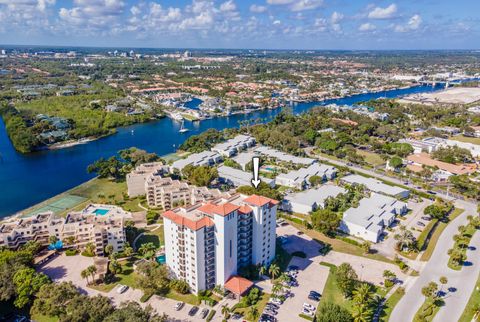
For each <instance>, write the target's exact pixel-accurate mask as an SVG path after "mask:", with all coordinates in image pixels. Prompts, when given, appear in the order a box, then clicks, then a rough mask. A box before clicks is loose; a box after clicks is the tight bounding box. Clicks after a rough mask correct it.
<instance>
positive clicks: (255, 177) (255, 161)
mask: <svg viewBox="0 0 480 322" xmlns="http://www.w3.org/2000/svg"><path fill="white" fill-rule="evenodd" d="M252 162H253V179H252V185H253V186H254V187H255V188H258V185H259V184H260V179H259V178H258V167H259V165H260V159H259V158H258V157H253V158H252Z"/></svg>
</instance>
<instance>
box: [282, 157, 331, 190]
mask: <svg viewBox="0 0 480 322" xmlns="http://www.w3.org/2000/svg"><path fill="white" fill-rule="evenodd" d="M336 175H337V169H336V168H335V167H332V166H328V165H324V164H320V163H314V164H312V165H311V166H309V167H308V168H302V169H299V170H295V171H290V172H289V173H282V174H280V175H278V176H277V177H276V178H275V182H276V184H278V185H281V186H287V187H291V188H296V189H301V190H302V189H305V188H307V187H308V186H309V184H310V183H309V181H308V179H310V177H313V176H318V177H320V178H322V181H326V180H332V179H333V178H335V176H336Z"/></svg>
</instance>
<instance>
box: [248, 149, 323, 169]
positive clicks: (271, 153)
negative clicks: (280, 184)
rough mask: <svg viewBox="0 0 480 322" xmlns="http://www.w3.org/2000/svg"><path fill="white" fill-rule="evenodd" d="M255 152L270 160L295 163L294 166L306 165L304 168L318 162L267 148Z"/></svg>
mask: <svg viewBox="0 0 480 322" xmlns="http://www.w3.org/2000/svg"><path fill="white" fill-rule="evenodd" d="M254 152H255V153H256V154H260V155H263V156H266V157H268V158H273V159H276V160H278V161H283V162H289V163H293V164H300V165H304V166H307V165H311V164H313V163H315V162H316V160H315V159H311V158H303V157H297V156H294V155H291V154H288V153H285V152H280V151H278V150H275V149H271V148H269V147H266V146H260V147H258V148H256V149H255V150H254Z"/></svg>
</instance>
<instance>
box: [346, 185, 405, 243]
mask: <svg viewBox="0 0 480 322" xmlns="http://www.w3.org/2000/svg"><path fill="white" fill-rule="evenodd" d="M406 212H407V205H406V203H404V202H401V201H399V200H397V199H394V198H391V197H387V196H384V195H381V194H377V193H372V194H371V196H370V197H369V198H363V199H362V200H360V204H359V206H358V207H357V208H350V209H348V210H347V211H345V213H344V214H343V219H342V221H341V222H340V230H342V231H343V232H345V233H347V234H349V235H352V236H356V237H360V238H362V239H365V240H368V241H371V242H373V243H376V242H378V240H379V239H380V236H381V235H382V234H383V232H384V229H385V228H386V227H389V226H390V225H391V224H392V223H393V221H394V220H395V216H397V215H402V214H404V213H406Z"/></svg>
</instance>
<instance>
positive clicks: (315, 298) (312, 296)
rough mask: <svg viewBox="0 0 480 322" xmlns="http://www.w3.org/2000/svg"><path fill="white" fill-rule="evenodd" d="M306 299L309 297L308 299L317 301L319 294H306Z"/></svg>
mask: <svg viewBox="0 0 480 322" xmlns="http://www.w3.org/2000/svg"><path fill="white" fill-rule="evenodd" d="M308 299H309V300H312V301H316V302H318V301H320V296H316V295H313V294H309V295H308Z"/></svg>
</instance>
